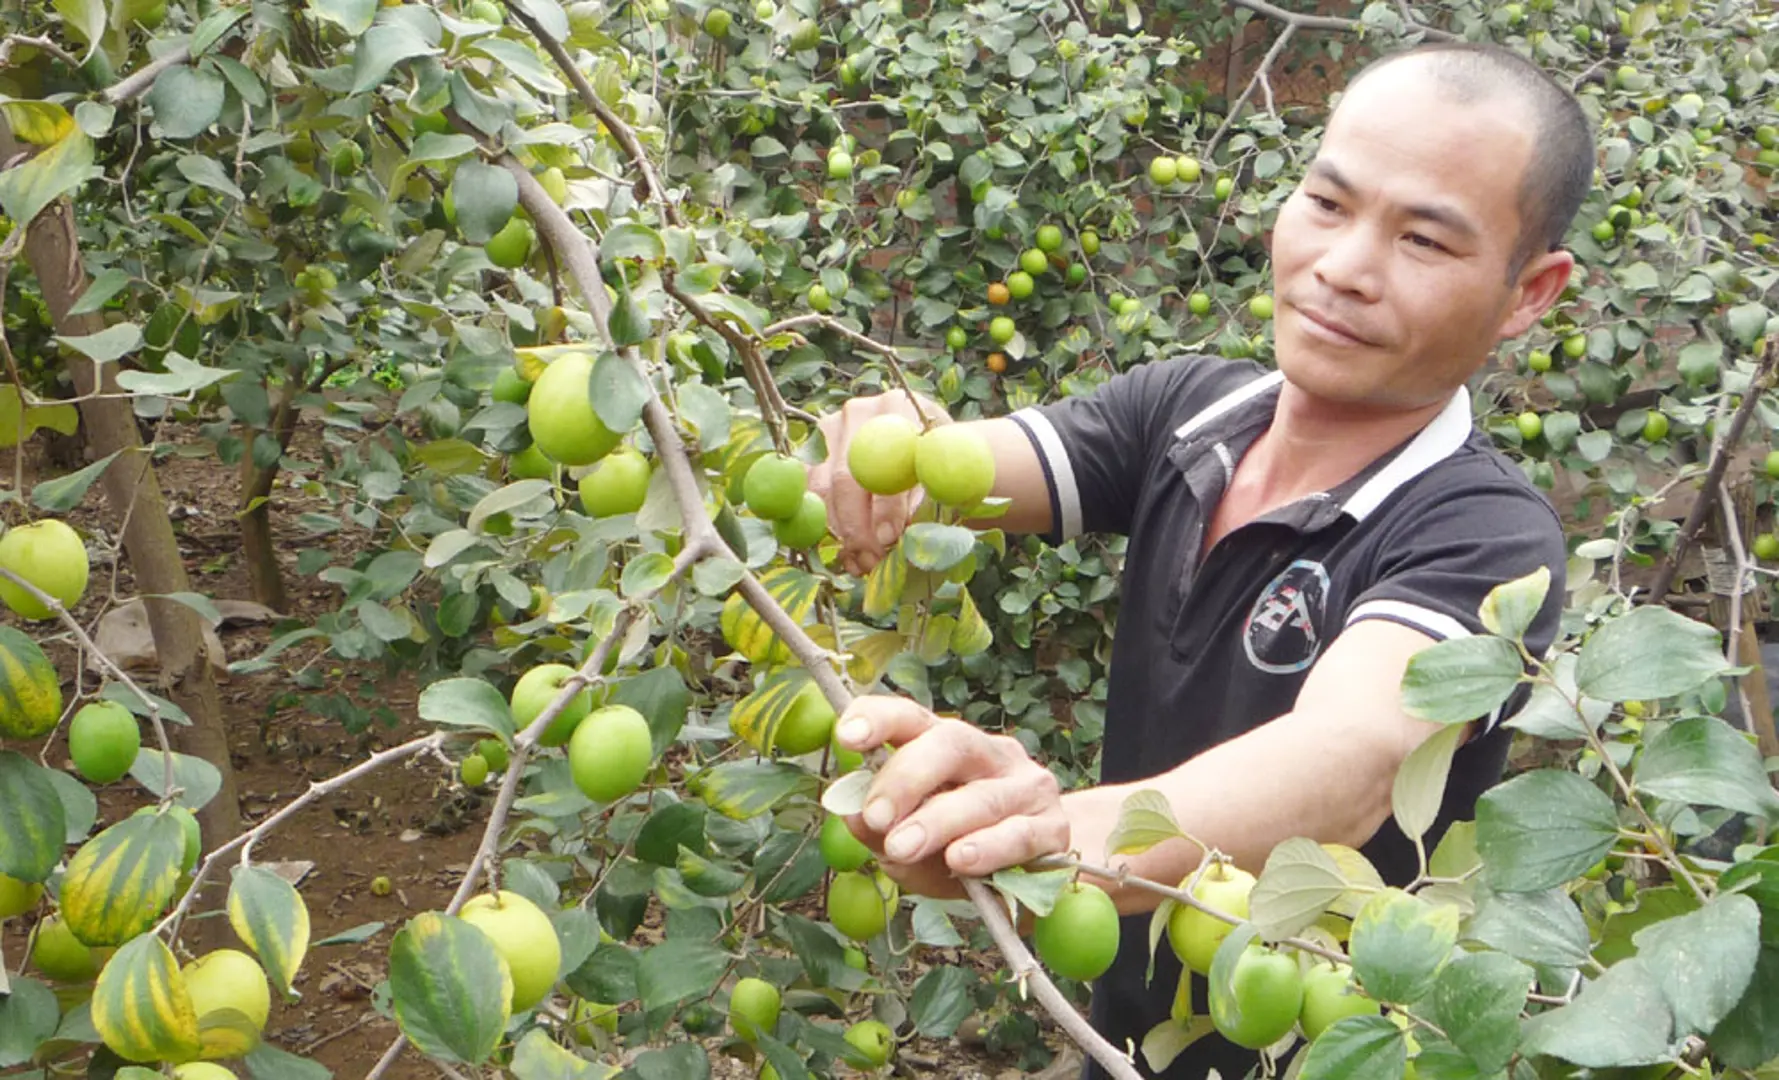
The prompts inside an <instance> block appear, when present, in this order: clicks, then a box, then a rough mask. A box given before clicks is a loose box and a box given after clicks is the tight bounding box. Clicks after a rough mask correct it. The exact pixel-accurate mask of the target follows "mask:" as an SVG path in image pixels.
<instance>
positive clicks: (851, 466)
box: [846, 328, 955, 495]
mask: <svg viewBox="0 0 1779 1080" xmlns="http://www.w3.org/2000/svg"><path fill="white" fill-rule="evenodd" d="M954 329H955V328H954ZM919 439H920V428H919V426H917V425H916V424H915V423H914V422H913V421H912V420H907V419H904V418H902V417H900V416H874V417H872V418H871V419H869V420H867V421H865V422H864V423H863V424H861V425H859V430H858V433H857V434H855V435H854V436H853V437H852V444H851V445H850V446H848V447H847V448H846V471H847V472H850V473H851V474H852V478H853V479H854V480H857V481H858V482H859V486H860V487H862V488H864V489H865V490H866V491H869V492H870V493H871V494H873V495H900V494H901V493H902V492H904V491H907V490H908V489H909V488H911V487H913V486H914V485H915V484H917V483H919V482H920V478H919V477H918V476H916V475H915V473H914V447H915V444H916V443H917V442H918V441H919Z"/></svg>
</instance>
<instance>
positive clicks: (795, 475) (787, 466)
mask: <svg viewBox="0 0 1779 1080" xmlns="http://www.w3.org/2000/svg"><path fill="white" fill-rule="evenodd" d="M807 490H809V470H808V469H807V468H805V467H804V465H803V463H802V462H801V461H798V460H797V459H796V458H793V457H787V456H785V455H784V454H762V455H761V456H760V457H759V458H757V459H756V460H755V461H754V463H753V464H752V465H750V466H748V470H747V475H746V476H745V477H743V478H742V481H741V497H742V498H743V499H745V500H747V508H748V509H749V510H752V511H753V512H754V513H755V514H757V515H759V516H760V517H763V518H766V519H767V520H769V521H778V520H781V519H783V518H788V517H791V516H792V515H794V514H796V512H797V510H798V509H799V508H800V507H801V506H802V505H803V493H804V492H805V491H807Z"/></svg>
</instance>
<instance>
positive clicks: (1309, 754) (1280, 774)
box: [840, 620, 1439, 913]
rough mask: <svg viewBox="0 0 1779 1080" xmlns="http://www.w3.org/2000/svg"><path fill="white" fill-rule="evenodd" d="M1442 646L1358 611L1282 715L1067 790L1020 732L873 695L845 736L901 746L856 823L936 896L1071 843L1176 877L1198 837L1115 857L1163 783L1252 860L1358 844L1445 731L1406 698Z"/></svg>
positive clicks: (1185, 822) (1090, 853)
mask: <svg viewBox="0 0 1779 1080" xmlns="http://www.w3.org/2000/svg"><path fill="white" fill-rule="evenodd" d="M1431 644H1433V639H1432V638H1430V637H1428V636H1427V635H1425V634H1423V633H1421V632H1420V631H1418V630H1414V629H1412V628H1409V627H1406V626H1402V625H1399V624H1395V623H1388V622H1381V621H1375V620H1374V621H1367V622H1361V623H1358V624H1356V625H1354V626H1352V627H1351V628H1349V629H1348V630H1347V631H1346V632H1345V633H1343V634H1341V635H1340V636H1339V637H1338V638H1337V639H1336V640H1335V642H1334V643H1333V644H1332V645H1331V646H1330V647H1329V649H1328V652H1327V653H1326V654H1324V655H1323V657H1322V659H1321V660H1320V661H1319V662H1318V663H1317V664H1316V666H1315V668H1314V669H1312V671H1311V673H1310V675H1309V677H1308V678H1307V679H1306V680H1305V682H1304V686H1303V688H1302V690H1301V691H1300V692H1299V695H1298V698H1297V702H1296V706H1295V708H1293V710H1292V711H1291V712H1290V713H1288V714H1286V715H1285V716H1282V717H1280V718H1279V719H1277V720H1274V721H1272V722H1270V723H1268V724H1266V725H1264V726H1262V727H1260V728H1258V729H1256V730H1254V731H1252V732H1249V733H1248V734H1246V735H1243V736H1241V737H1240V738H1237V739H1233V740H1231V741H1229V742H1227V743H1224V744H1222V745H1220V746H1218V747H1215V748H1213V749H1212V750H1209V751H1207V752H1206V753H1204V754H1201V755H1199V756H1198V757H1196V758H1193V759H1192V760H1191V761H1188V762H1186V763H1184V764H1182V765H1180V766H1178V767H1176V768H1174V769H1171V770H1169V771H1168V772H1166V773H1163V774H1161V775H1160V776H1158V777H1155V778H1154V779H1152V780H1148V781H1142V782H1139V783H1134V784H1120V785H1106V786H1102V787H1098V788H1094V789H1091V790H1088V791H1082V792H1075V793H1071V794H1069V795H1066V796H1059V795H1058V794H1057V788H1056V784H1055V781H1054V779H1053V778H1051V777H1050V774H1049V772H1048V770H1046V769H1044V768H1043V767H1042V766H1040V765H1038V764H1037V763H1036V762H1033V761H1032V760H1031V759H1030V758H1029V757H1027V756H1026V755H1025V754H1024V752H1023V749H1021V748H1020V746H1019V744H1018V743H1017V742H1016V741H1015V740H1013V739H1009V738H1006V737H1005V736H995V735H989V734H987V733H986V732H983V731H981V730H980V729H977V728H975V727H973V726H972V725H970V724H967V723H964V722H963V721H956V720H941V719H939V718H938V717H934V716H932V714H930V713H926V711H925V710H923V709H920V708H919V707H918V706H915V705H914V704H913V703H912V702H908V701H906V700H905V699H899V698H883V697H879V698H861V699H859V701H857V702H855V703H854V705H853V707H852V708H851V709H849V710H848V712H847V716H846V723H845V724H843V726H842V728H841V730H840V739H841V742H842V744H843V745H846V746H848V747H850V748H853V749H869V748H871V747H874V746H877V745H879V744H880V743H882V742H885V741H888V742H892V743H895V744H897V745H899V746H900V749H899V750H898V751H897V752H896V753H895V754H894V755H893V756H892V757H890V758H889V760H888V761H886V762H885V763H884V764H883V767H882V769H881V770H880V772H879V773H878V775H877V777H876V779H875V780H874V781H873V782H872V785H871V790H870V793H869V796H868V798H867V802H866V810H865V813H864V814H863V815H862V817H860V818H854V819H852V822H851V823H852V825H853V829H854V832H855V833H856V834H858V835H859V837H860V838H861V839H862V840H864V841H865V842H866V843H867V844H869V845H870V846H871V847H872V848H873V849H874V850H877V851H879V852H880V853H881V854H882V856H883V865H884V869H885V870H886V871H887V872H888V873H889V874H890V876H892V877H894V878H896V879H897V880H899V881H901V882H902V884H903V886H904V887H905V888H907V889H909V890H910V891H914V892H925V893H928V894H934V895H956V894H957V892H958V890H957V888H956V885H955V883H953V882H950V881H949V878H950V876H951V875H953V874H959V875H962V874H968V875H974V876H985V875H987V874H991V873H993V872H994V871H996V870H999V869H1001V868H1003V867H1006V866H1015V865H1018V864H1020V863H1024V862H1028V861H1030V860H1031V859H1034V858H1037V857H1038V856H1040V855H1046V854H1051V853H1054V852H1060V851H1067V850H1070V849H1073V850H1075V851H1078V852H1079V853H1080V855H1081V857H1082V858H1083V859H1085V860H1086V861H1088V862H1096V863H1102V864H1109V865H1111V866H1114V867H1116V866H1119V865H1121V864H1128V865H1129V866H1130V869H1131V872H1132V873H1135V874H1137V875H1138V876H1141V877H1145V878H1149V879H1151V880H1156V881H1162V882H1166V883H1169V884H1173V883H1177V882H1179V881H1180V880H1181V879H1183V878H1185V877H1186V876H1187V875H1188V874H1189V873H1191V872H1192V870H1193V868H1194V867H1195V866H1197V865H1198V861H1199V852H1198V850H1197V849H1196V848H1194V847H1193V846H1192V845H1191V844H1189V843H1187V842H1186V841H1183V840H1174V841H1169V842H1167V843H1165V844H1161V845H1157V846H1156V847H1154V848H1151V849H1150V850H1149V851H1146V852H1144V853H1142V854H1140V855H1136V856H1117V857H1113V858H1111V859H1108V858H1107V857H1106V853H1105V846H1106V838H1107V837H1108V836H1109V835H1110V834H1111V832H1112V830H1113V828H1114V827H1116V825H1117V822H1118V815H1119V808H1120V805H1121V804H1122V803H1123V801H1124V799H1125V797H1126V796H1128V795H1129V794H1130V793H1131V792H1133V791H1136V790H1139V789H1142V788H1154V789H1156V790H1158V791H1160V792H1161V793H1162V794H1163V795H1165V796H1166V797H1167V799H1168V801H1169V803H1170V804H1171V805H1172V806H1173V810H1174V815H1175V818H1176V819H1177V820H1178V821H1179V822H1180V823H1181V825H1182V826H1184V827H1185V829H1186V830H1187V831H1189V832H1191V833H1192V834H1193V835H1194V836H1196V837H1198V838H1199V839H1200V840H1202V841H1204V842H1205V843H1207V844H1210V845H1212V846H1213V847H1215V848H1217V849H1218V850H1219V851H1221V852H1223V853H1224V854H1226V855H1228V856H1230V857H1231V858H1233V859H1234V860H1235V861H1236V862H1237V863H1238V864H1239V865H1241V866H1242V867H1244V868H1245V869H1248V870H1250V871H1253V872H1258V871H1259V870H1260V869H1261V867H1262V866H1263V865H1264V864H1265V861H1266V857H1267V855H1268V854H1270V853H1271V851H1272V849H1273V847H1274V846H1276V845H1277V844H1279V843H1280V842H1282V841H1284V840H1288V839H1290V838H1292V837H1294V836H1305V837H1309V838H1310V839H1313V840H1317V841H1321V842H1327V843H1341V844H1346V845H1349V846H1351V847H1355V848H1356V847H1359V846H1361V845H1363V844H1364V843H1365V842H1366V841H1367V840H1369V839H1370V838H1371V836H1372V834H1373V833H1375V832H1376V831H1377V830H1378V828H1379V826H1381V825H1382V824H1383V823H1384V822H1385V821H1386V820H1388V818H1389V816H1390V792H1391V788H1392V786H1393V785H1394V783H1395V778H1396V772H1397V770H1398V768H1399V767H1400V766H1401V764H1402V762H1403V760H1404V759H1405V758H1407V757H1408V755H1409V753H1410V752H1411V751H1413V750H1414V748H1415V747H1417V746H1419V745H1420V744H1421V743H1422V742H1423V741H1424V740H1425V739H1427V738H1428V737H1429V736H1431V735H1432V734H1433V733H1434V732H1435V731H1437V730H1438V729H1439V728H1438V725H1434V724H1429V723H1426V722H1424V721H1420V720H1416V719H1414V718H1412V717H1410V716H1408V715H1407V714H1406V713H1404V712H1403V711H1402V707H1401V683H1402V676H1403V673H1404V672H1405V671H1406V670H1407V666H1408V661H1409V658H1410V657H1411V656H1413V655H1414V654H1415V653H1417V652H1419V651H1420V650H1422V649H1424V648H1426V647H1428V646H1429V645H1431ZM855 722H858V726H854V725H855ZM1183 722H1189V718H1183ZM906 840H913V841H914V843H912V844H911V845H907V846H904V841H906ZM1103 884H1104V885H1105V887H1106V888H1108V890H1109V891H1112V892H1113V898H1114V899H1115V900H1116V901H1117V903H1118V907H1119V910H1121V911H1124V912H1127V913H1128V912H1139V911H1144V910H1149V909H1153V908H1154V907H1155V906H1156V905H1157V904H1158V903H1159V901H1160V898H1159V897H1157V896H1156V895H1155V894H1153V893H1150V892H1148V891H1146V890H1141V889H1132V888H1125V889H1116V888H1115V887H1114V883H1112V882H1105V883H1103Z"/></svg>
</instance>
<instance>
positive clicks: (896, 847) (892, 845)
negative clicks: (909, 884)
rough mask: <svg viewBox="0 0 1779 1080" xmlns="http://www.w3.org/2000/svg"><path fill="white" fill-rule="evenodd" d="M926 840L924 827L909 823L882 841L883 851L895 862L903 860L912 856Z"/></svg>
mask: <svg viewBox="0 0 1779 1080" xmlns="http://www.w3.org/2000/svg"><path fill="white" fill-rule="evenodd" d="M926 840H927V831H926V830H925V829H923V828H921V827H920V826H919V825H909V826H908V827H907V828H903V829H897V830H896V831H895V832H893V833H891V834H890V838H889V839H888V840H886V841H884V844H883V853H884V854H885V855H888V856H889V857H890V858H892V859H895V860H896V861H897V862H903V861H906V860H907V859H910V858H912V857H913V856H914V854H915V853H916V852H918V851H919V850H920V846H921V845H922V844H924V843H926Z"/></svg>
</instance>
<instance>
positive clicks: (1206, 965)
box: [1167, 861, 1382, 1050]
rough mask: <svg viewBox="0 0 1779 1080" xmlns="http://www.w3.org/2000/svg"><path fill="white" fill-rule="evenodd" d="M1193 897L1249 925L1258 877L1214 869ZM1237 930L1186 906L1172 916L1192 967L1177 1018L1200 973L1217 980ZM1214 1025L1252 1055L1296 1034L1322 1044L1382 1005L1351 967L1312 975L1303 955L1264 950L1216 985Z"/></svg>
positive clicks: (1172, 936)
mask: <svg viewBox="0 0 1779 1080" xmlns="http://www.w3.org/2000/svg"><path fill="white" fill-rule="evenodd" d="M1189 884H1190V885H1192V887H1191V895H1192V896H1194V897H1195V898H1197V899H1198V900H1200V901H1202V902H1204V903H1205V904H1206V905H1207V906H1209V907H1212V908H1215V909H1216V910H1218V911H1221V912H1225V913H1227V914H1230V915H1233V916H1236V917H1238V918H1242V919H1246V918H1247V917H1248V914H1249V899H1250V897H1251V895H1252V893H1253V891H1254V886H1255V884H1256V879H1255V878H1254V875H1252V874H1250V873H1248V872H1247V871H1245V870H1242V869H1240V868H1238V867H1235V866H1232V865H1229V864H1227V863H1224V862H1220V861H1219V862H1214V863H1212V864H1211V865H1210V866H1208V867H1206V868H1205V871H1204V873H1203V874H1201V875H1199V879H1198V882H1197V883H1196V884H1192V879H1191V878H1190V877H1189V878H1187V879H1186V881H1183V882H1181V887H1182V888H1185V887H1186V886H1187V885H1189ZM1234 929H1235V926H1234V924H1231V923H1228V922H1225V921H1224V920H1222V919H1219V918H1217V917H1215V916H1213V915H1208V914H1206V913H1205V912H1203V911H1200V910H1198V909H1197V908H1194V907H1189V906H1187V905H1184V904H1181V905H1178V906H1177V907H1175V908H1174V910H1173V911H1172V912H1171V913H1170V914H1169V916H1168V924H1167V937H1168V944H1169V945H1170V946H1171V947H1172V949H1173V951H1174V955H1176V956H1178V957H1179V958H1180V963H1181V964H1182V965H1183V966H1184V967H1185V968H1186V970H1185V971H1184V972H1182V973H1181V976H1180V987H1179V991H1178V993H1177V994H1176V996H1175V1004H1174V1010H1175V1016H1176V1019H1183V1018H1184V1015H1185V1013H1186V1012H1187V1011H1189V1009H1190V1003H1191V996H1190V993H1189V992H1188V990H1189V982H1190V980H1191V978H1192V976H1193V975H1194V974H1197V975H1200V976H1209V975H1210V973H1211V964H1212V961H1213V960H1214V959H1215V958H1216V955H1217V950H1218V948H1219V947H1220V946H1221V945H1222V944H1223V942H1224V939H1226V938H1227V937H1228V936H1229V934H1230V932H1231V931H1232V930H1234ZM1209 997H1210V1007H1211V1023H1212V1024H1213V1025H1214V1026H1215V1027H1216V1029H1217V1031H1218V1032H1219V1033H1220V1034H1221V1035H1222V1036H1223V1037H1224V1038H1226V1039H1228V1040H1229V1041H1230V1042H1233V1043H1235V1044H1236V1045H1237V1046H1243V1047H1246V1048H1248V1049H1250V1050H1259V1049H1262V1048H1264V1047H1268V1046H1271V1045H1272V1044H1274V1043H1276V1042H1278V1041H1279V1040H1280V1039H1282V1038H1284V1037H1285V1036H1286V1035H1287V1034H1288V1033H1290V1031H1291V1030H1292V1028H1293V1027H1297V1028H1299V1029H1300V1030H1301V1031H1302V1032H1303V1037H1304V1038H1305V1039H1307V1040H1309V1041H1312V1042H1313V1041H1314V1040H1315V1039H1316V1038H1317V1037H1318V1036H1320V1035H1321V1034H1322V1032H1324V1031H1326V1030H1327V1029H1328V1028H1329V1027H1330V1026H1331V1025H1333V1024H1334V1023H1335V1022H1336V1021H1337V1020H1340V1019H1342V1018H1343V1017H1347V1016H1362V1015H1374V1016H1375V1015H1377V1014H1379V1013H1380V1012H1381V1011H1382V1010H1381V1008H1380V1006H1379V1005H1378V1003H1377V1002H1376V1001H1374V1000H1372V999H1371V998H1368V997H1366V996H1365V995H1364V994H1363V993H1361V992H1360V991H1359V989H1358V988H1357V987H1356V986H1355V985H1354V983H1353V978H1352V970H1351V968H1349V967H1348V966H1347V965H1345V964H1339V965H1337V964H1332V963H1327V962H1317V963H1315V964H1313V965H1310V966H1309V968H1308V970H1307V971H1305V969H1304V965H1303V963H1301V962H1300V961H1299V959H1298V957H1296V956H1295V955H1293V954H1291V953H1288V952H1284V951H1281V950H1278V949H1273V948H1268V947H1266V946H1263V945H1260V944H1258V943H1256V944H1254V945H1250V946H1249V947H1248V948H1247V949H1246V950H1244V951H1243V953H1242V955H1241V957H1240V958H1239V959H1238V960H1237V962H1236V965H1235V968H1234V972H1233V974H1232V976H1231V978H1230V980H1229V985H1228V986H1227V988H1226V987H1223V986H1220V985H1218V984H1217V983H1215V982H1213V983H1212V984H1211V986H1210V995H1209Z"/></svg>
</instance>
